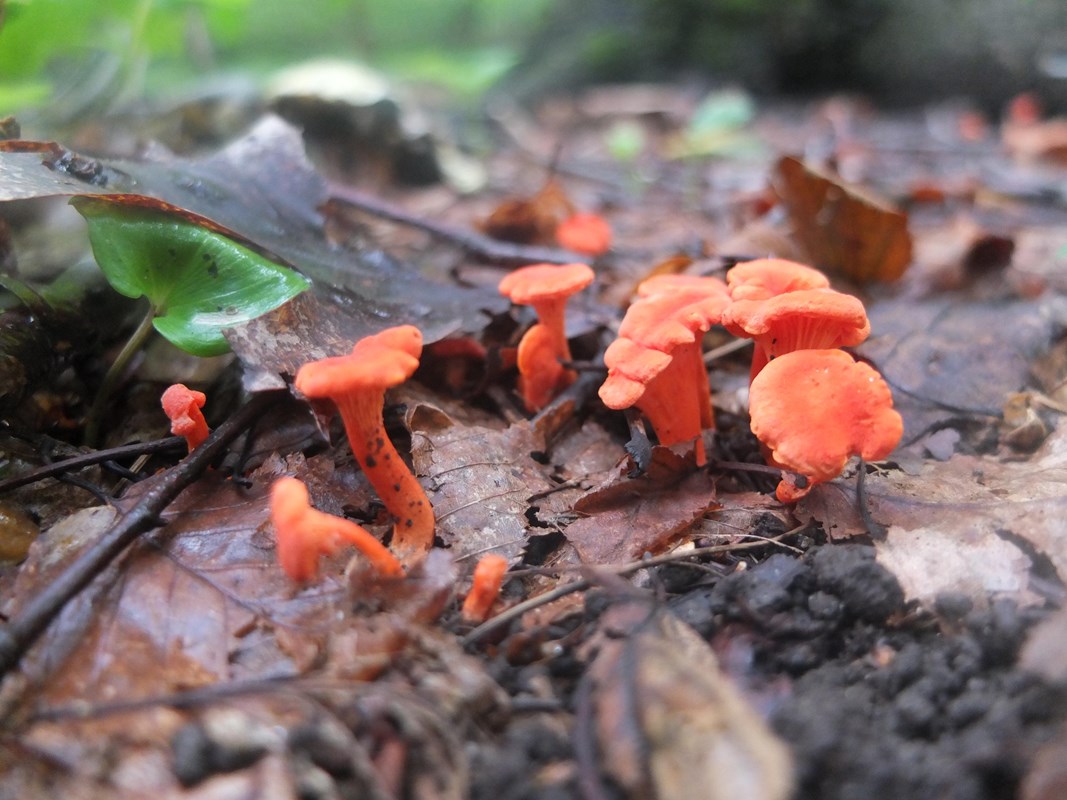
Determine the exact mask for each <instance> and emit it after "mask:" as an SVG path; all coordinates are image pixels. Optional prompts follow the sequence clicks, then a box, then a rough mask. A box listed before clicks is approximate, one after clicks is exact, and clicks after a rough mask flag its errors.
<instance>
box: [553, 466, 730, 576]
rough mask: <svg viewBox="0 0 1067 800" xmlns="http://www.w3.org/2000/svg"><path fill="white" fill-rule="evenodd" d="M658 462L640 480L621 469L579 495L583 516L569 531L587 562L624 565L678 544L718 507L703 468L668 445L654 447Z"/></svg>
mask: <svg viewBox="0 0 1067 800" xmlns="http://www.w3.org/2000/svg"><path fill="white" fill-rule="evenodd" d="M652 452H653V462H652V465H651V466H650V468H649V470H648V472H646V473H645V474H644V475H642V476H641V477H639V478H628V477H626V475H625V473H626V472H627V471H628V470H629V467H628V466H626V465H625V464H624V465H622V466H621V467H620V469H619V470H618V471H617V473H616V474H615V475H613V476H612V477H611V478H610V479H609V480H608V481H607V482H606V483H605V484H604V485H603V486H600V487H598V488H596V489H594V490H593V491H591V492H589V493H588V494H586V495H585V496H584V497H582V498H581V499H579V500H578V501H577V502H576V503H575V505H574V510H575V511H576V512H578V513H579V514H583V515H585V516H583V517H582V518H581V519H578V520H575V521H574V522H572V523H571V524H570V525H568V526H567V528H566V530H565V531H564V534H565V535H566V537H567V540H568V541H569V542H570V543H571V544H573V545H574V546H575V548H576V549H577V550H578V554H579V555H580V556H581V558H582V561H583V562H584V563H586V564H623V563H626V562H627V561H632V560H634V559H636V558H641V556H643V555H644V554H645V553H659V552H662V551H664V550H666V549H667V548H668V547H670V546H671V545H672V544H674V543H675V542H676V541H677V539H678V537H679V536H680V535H681V534H682V533H684V532H685V531H686V530H687V529H688V528H689V527H690V526H691V525H692V524H693V523H694V522H695V521H696V520H698V519H700V518H701V517H703V516H704V514H705V513H707V512H708V511H709V510H711V509H714V508H717V505H716V503H715V490H714V487H713V486H712V484H711V480H710V479H709V478H708V476H707V475H706V474H705V473H703V472H689V471H687V469H686V461H685V459H684V458H682V457H681V456H679V455H677V454H676V453H674V452H673V451H672V450H670V449H669V448H666V447H656V448H654V449H653V451H652Z"/></svg>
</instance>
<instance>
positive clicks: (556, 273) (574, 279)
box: [499, 264, 595, 306]
mask: <svg viewBox="0 0 1067 800" xmlns="http://www.w3.org/2000/svg"><path fill="white" fill-rule="evenodd" d="M594 277H595V274H594V272H593V270H592V268H590V267H589V265H587V264H562V265H557V264H531V265H530V266H528V267H519V268H518V269H517V270H514V271H512V272H509V273H508V274H507V275H505V276H504V278H503V279H502V280H501V281H500V285H499V289H500V293H501V294H502V295H504V296H505V297H507V298H508V299H509V300H510V301H511V302H513V303H516V304H517V305H520V306H532V305H536V304H537V303H543V302H545V301H550V300H558V299H565V298H567V297H570V296H571V295H572V294H575V293H576V292H580V291H581V290H582V289H584V288H585V287H586V286H588V285H589V284H590V283H592V282H593V278H594Z"/></svg>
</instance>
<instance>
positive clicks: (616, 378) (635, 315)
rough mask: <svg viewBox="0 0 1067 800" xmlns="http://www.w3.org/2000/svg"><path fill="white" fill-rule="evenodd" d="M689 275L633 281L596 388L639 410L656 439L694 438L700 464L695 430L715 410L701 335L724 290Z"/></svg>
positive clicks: (718, 311) (711, 421) (616, 404)
mask: <svg viewBox="0 0 1067 800" xmlns="http://www.w3.org/2000/svg"><path fill="white" fill-rule="evenodd" d="M694 278H695V276H661V277H657V278H650V279H649V280H648V281H645V283H643V284H642V285H641V286H640V287H638V291H637V294H638V298H637V300H635V301H634V302H633V304H631V306H630V308H629V309H627V311H626V315H625V316H624V317H623V320H622V323H621V324H620V325H619V338H618V339H616V340H615V341H614V342H612V343H611V345H610V346H609V347H608V349H607V350H606V351H605V353H604V363H605V365H607V367H608V377H607V380H605V381H604V383H603V385H601V387H600V391H599V394H600V399H601V400H603V401H604V405H606V406H607V407H608V408H614V409H623V408H629V407H631V406H636V407H637V408H638V409H640V411H641V413H642V414H644V415H645V417H647V418H648V420H649V422H651V423H652V427H653V429H654V430H655V431H656V436H657V437H659V441H660V443H661V444H665V445H672V444H679V443H681V442H687V441H694V442H695V452H696V462H697V464H698V465H703V464H705V463H706V461H707V455H706V453H705V450H704V442H703V440H702V439H701V438H700V432H701V430H703V429H705V428H714V427H715V416H714V412H713V410H712V406H711V390H710V388H709V386H708V374H707V370H706V369H705V368H704V361H703V358H702V356H701V342H702V339H703V335H704V333H706V332H707V331H708V329H709V328H711V326H712V325H714V324H716V323H717V322H718V321H719V318H720V317H721V315H722V312H723V309H724V308H726V306H727V304H728V303H729V296H728V294H727V292H726V284H724V283H723V282H722V281H720V280H718V279H717V278H698V279H695V280H694ZM680 279H681V280H680ZM648 284H652V285H651V286H648Z"/></svg>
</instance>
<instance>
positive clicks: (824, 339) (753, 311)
mask: <svg viewBox="0 0 1067 800" xmlns="http://www.w3.org/2000/svg"><path fill="white" fill-rule="evenodd" d="M722 324H723V325H724V326H726V329H727V330H728V331H730V333H732V334H734V335H735V336H746V337H748V338H759V337H762V336H766V335H771V336H773V337H774V338H776V339H778V340H779V342H781V343H782V344H781V345H780V346H779V347H778V348H777V349H778V351H780V352H783V353H785V352H790V351H792V350H800V349H812V350H816V349H823V348H830V347H848V346H851V345H855V344H859V343H860V342H862V341H863V340H864V339H866V338H867V335H868V334H869V333H870V332H871V325H870V323H869V322H868V321H867V312H866V310H865V309H864V308H863V303H862V302H860V301H859V300H858V299H857V298H855V297H853V296H852V295H848V294H842V293H841V292H835V291H834V290H833V289H803V290H799V291H795V292H787V293H786V294H780V295H775V296H774V297H769V298H767V299H766V300H735V301H734V302H732V303H731V304H730V306H729V308H727V309H726V311H725V312H724V313H723V315H722ZM787 342H788V344H787ZM794 343H795V344H794ZM774 354H775V353H772V355H774Z"/></svg>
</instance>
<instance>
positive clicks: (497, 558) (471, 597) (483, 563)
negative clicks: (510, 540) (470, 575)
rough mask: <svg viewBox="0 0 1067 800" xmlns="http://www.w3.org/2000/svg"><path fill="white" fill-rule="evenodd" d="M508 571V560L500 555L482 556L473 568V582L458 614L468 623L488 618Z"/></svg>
mask: <svg viewBox="0 0 1067 800" xmlns="http://www.w3.org/2000/svg"><path fill="white" fill-rule="evenodd" d="M507 571H508V560H507V559H506V558H504V556H502V555H498V554H496V553H490V554H489V555H486V556H482V558H481V559H480V560H479V561H478V565H477V566H476V567H475V568H474V582H473V584H472V585H471V590H470V591H469V592H467V596H466V598H464V600H463V608H462V610H461V611H460V614H461V615H462V616H463V619H465V620H467V621H468V622H483V621H485V619H486V618H487V617H488V616H489V611H490V610H491V609H492V608H493V603H495V602H496V599H497V597H498V596H499V595H500V587H501V586H503V585H504V574H505V573H506V572H507Z"/></svg>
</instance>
